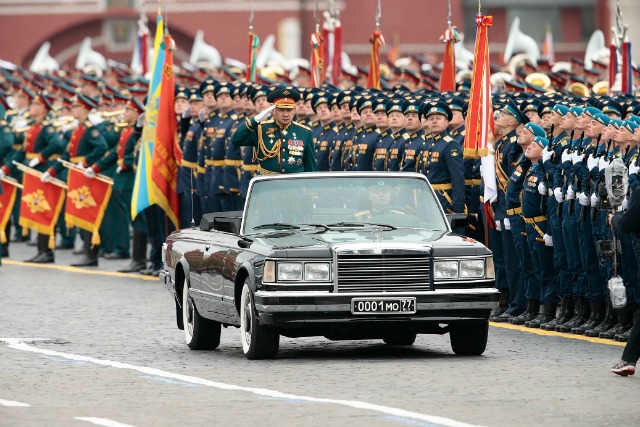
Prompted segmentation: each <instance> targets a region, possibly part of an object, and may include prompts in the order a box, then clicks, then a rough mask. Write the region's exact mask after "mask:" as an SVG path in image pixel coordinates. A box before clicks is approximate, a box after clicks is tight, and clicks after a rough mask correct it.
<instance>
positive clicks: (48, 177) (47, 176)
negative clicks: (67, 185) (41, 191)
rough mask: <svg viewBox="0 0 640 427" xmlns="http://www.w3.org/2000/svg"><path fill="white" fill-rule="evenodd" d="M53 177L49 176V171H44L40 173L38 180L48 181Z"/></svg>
mask: <svg viewBox="0 0 640 427" xmlns="http://www.w3.org/2000/svg"><path fill="white" fill-rule="evenodd" d="M52 179H53V177H52V176H51V174H50V173H49V172H45V173H43V174H42V176H41V177H40V181H42V182H49V181H51V180H52Z"/></svg>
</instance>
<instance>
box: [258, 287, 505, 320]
mask: <svg viewBox="0 0 640 427" xmlns="http://www.w3.org/2000/svg"><path fill="white" fill-rule="evenodd" d="M389 297H394V298H403V297H414V298H416V312H415V313H412V314H405V313H399V314H366V315H356V314H353V313H352V311H351V306H352V303H351V301H352V299H354V298H389ZM499 299H500V293H499V291H498V290H497V289H493V288H479V289H459V290H458V289H447V290H436V291H431V292H416V293H393V294H389V293H332V292H286V291H262V290H259V291H257V292H256V293H255V295H254V301H255V306H256V312H257V314H258V319H259V322H260V323H262V324H269V325H294V324H300V325H304V324H309V323H334V324H335V323H349V322H392V321H409V322H421V321H422V322H431V323H434V322H444V323H455V322H457V321H467V320H477V319H484V320H486V319H488V318H489V314H490V313H491V310H493V309H495V308H497V307H498V301H499Z"/></svg>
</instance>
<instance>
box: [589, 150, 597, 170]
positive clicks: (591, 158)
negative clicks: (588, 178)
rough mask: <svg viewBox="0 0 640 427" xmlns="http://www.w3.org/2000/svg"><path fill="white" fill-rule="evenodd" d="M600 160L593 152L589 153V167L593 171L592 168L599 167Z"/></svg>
mask: <svg viewBox="0 0 640 427" xmlns="http://www.w3.org/2000/svg"><path fill="white" fill-rule="evenodd" d="M599 161H600V159H598V158H597V157H595V156H594V155H593V154H589V157H587V169H589V171H591V170H592V169H594V168H597V167H598V162H599Z"/></svg>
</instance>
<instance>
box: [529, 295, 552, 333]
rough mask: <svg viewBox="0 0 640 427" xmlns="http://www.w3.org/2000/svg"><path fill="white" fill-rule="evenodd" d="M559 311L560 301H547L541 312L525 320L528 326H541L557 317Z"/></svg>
mask: <svg viewBox="0 0 640 427" xmlns="http://www.w3.org/2000/svg"><path fill="white" fill-rule="evenodd" d="M557 311H558V303H556V302H551V301H547V302H545V303H544V306H543V307H542V311H541V312H540V314H538V315H537V316H536V318H535V319H533V320H530V321H528V322H525V324H524V326H526V327H527V328H539V327H540V325H542V324H543V323H549V322H551V321H552V320H553V319H554V318H555V317H556V312H557Z"/></svg>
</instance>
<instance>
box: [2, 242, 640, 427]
mask: <svg viewBox="0 0 640 427" xmlns="http://www.w3.org/2000/svg"><path fill="white" fill-rule="evenodd" d="M34 251H35V250H34V249H33V248H30V247H29V248H27V247H26V245H25V244H24V243H22V244H15V245H13V246H12V247H11V258H9V259H8V260H6V259H5V260H3V266H2V267H0V291H1V295H2V296H1V299H0V301H1V309H0V340H4V341H3V342H2V343H0V427H5V426H6V427H14V426H46V427H54V426H83V425H85V426H86V425H92V423H93V425H95V424H98V425H108V426H116V427H117V426H122V425H129V426H136V427H143V426H178V425H179V426H200V425H225V426H247V425H258V426H326V425H331V426H402V425H410V426H439V425H451V426H454V425H465V424H464V423H467V424H471V425H485V426H540V425H545V426H605V425H608V426H633V425H640V409H638V408H640V378H636V377H629V378H622V377H618V376H615V375H613V374H611V373H610V372H609V368H610V367H611V366H612V365H613V364H614V362H616V361H617V360H618V359H619V357H620V355H621V353H622V347H621V346H620V345H615V344H614V343H612V342H608V341H604V340H601V341H597V340H596V341H591V342H590V341H585V340H578V339H570V338H567V337H563V336H558V335H554V334H549V335H540V334H534V333H531V331H530V330H526V328H511V329H507V328H504V327H498V326H497V325H494V326H493V327H492V328H491V330H490V335H489V344H488V348H487V351H486V352H485V354H484V355H483V356H481V357H459V356H455V355H454V354H453V352H452V351H451V348H450V345H449V337H448V336H447V335H445V336H428V335H422V336H419V337H418V339H417V341H416V344H415V345H414V346H412V347H409V348H393V347H389V346H386V345H385V344H384V343H382V342H381V341H343V342H332V341H328V340H326V339H324V338H302V339H295V340H293V339H287V338H283V339H282V340H281V350H280V353H279V355H278V358H277V359H276V360H272V361H249V360H246V359H245V357H244V356H243V354H242V348H241V344H240V340H239V333H238V330H237V329H231V328H230V329H223V332H222V342H221V345H220V347H219V348H218V349H217V350H214V351H190V350H189V349H188V348H187V347H186V345H185V344H184V341H183V333H182V331H179V330H178V329H177V328H176V326H175V319H174V306H173V301H172V299H171V297H170V295H169V293H168V292H167V290H166V289H165V288H164V287H163V286H162V285H161V284H160V282H159V281H158V280H156V279H153V280H143V279H142V278H141V277H139V276H137V275H118V274H117V273H113V272H115V271H116V270H117V269H118V268H120V267H122V266H123V265H125V264H127V263H128V261H106V260H100V267H99V269H85V270H74V269H68V268H66V267H64V266H66V265H68V264H69V263H70V262H71V261H72V260H73V259H74V258H75V257H73V256H71V255H70V254H69V253H68V251H67V252H66V253H65V252H59V253H58V254H57V255H56V256H57V264H56V265H55V266H47V267H38V266H31V265H28V264H23V263H21V262H19V261H17V260H22V259H25V258H29V257H30V256H32V252H34ZM97 273H100V274H97ZM538 332H539V331H538ZM9 338H11V339H13V340H9ZM35 338H43V339H48V340H50V341H38V340H35ZM19 342H24V344H19ZM278 393H284V394H278ZM322 399H328V400H322ZM345 401H347V402H345ZM19 403H22V404H26V405H29V406H13V405H18V404H19ZM376 405H378V406H376ZM436 417H442V418H436Z"/></svg>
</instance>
